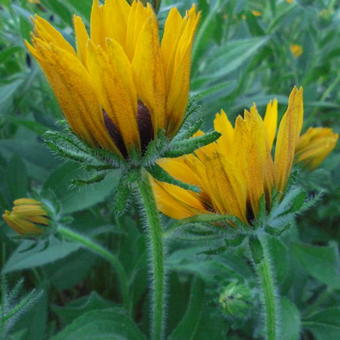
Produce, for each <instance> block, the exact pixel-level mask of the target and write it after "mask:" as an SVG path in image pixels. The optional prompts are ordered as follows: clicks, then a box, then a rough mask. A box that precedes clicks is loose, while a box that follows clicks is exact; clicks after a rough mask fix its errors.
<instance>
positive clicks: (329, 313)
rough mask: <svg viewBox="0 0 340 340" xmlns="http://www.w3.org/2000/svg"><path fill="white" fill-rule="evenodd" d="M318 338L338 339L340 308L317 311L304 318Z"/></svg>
mask: <svg viewBox="0 0 340 340" xmlns="http://www.w3.org/2000/svg"><path fill="white" fill-rule="evenodd" d="M303 326H304V328H307V329H309V330H310V331H311V332H312V333H313V334H314V336H315V337H316V340H326V339H327V340H338V339H339V334H340V308H339V307H334V308H329V309H325V310H322V311H320V312H317V313H315V314H313V315H311V316H310V317H308V318H307V319H305V320H303Z"/></svg>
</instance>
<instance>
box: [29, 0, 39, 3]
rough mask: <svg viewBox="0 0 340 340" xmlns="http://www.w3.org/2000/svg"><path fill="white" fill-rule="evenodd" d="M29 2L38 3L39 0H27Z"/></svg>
mask: <svg viewBox="0 0 340 340" xmlns="http://www.w3.org/2000/svg"><path fill="white" fill-rule="evenodd" d="M28 2H29V3H31V4H40V0H28Z"/></svg>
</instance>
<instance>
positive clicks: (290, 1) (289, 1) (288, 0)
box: [286, 0, 294, 4]
mask: <svg viewBox="0 0 340 340" xmlns="http://www.w3.org/2000/svg"><path fill="white" fill-rule="evenodd" d="M286 1H287V2H288V3H289V4H292V3H293V2H294V0H286Z"/></svg>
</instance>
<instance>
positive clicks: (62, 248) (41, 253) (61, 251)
mask: <svg viewBox="0 0 340 340" xmlns="http://www.w3.org/2000/svg"><path fill="white" fill-rule="evenodd" d="M31 246H32V241H22V243H20V245H19V247H18V248H17V249H16V250H15V251H14V252H13V253H12V254H11V256H10V257H9V259H8V260H7V262H6V263H5V265H4V267H3V269H2V272H3V273H9V272H13V271H17V270H21V269H27V268H33V267H38V266H42V265H45V264H47V263H51V262H54V261H56V260H59V259H61V258H63V257H65V256H67V255H69V254H71V253H72V252H74V251H76V250H77V249H79V248H80V245H79V244H78V243H72V242H63V241H59V240H57V239H54V240H53V241H51V242H50V244H49V245H48V246H47V247H45V248H43V249H41V246H40V245H37V246H35V247H34V248H29V247H31ZM27 248H28V250H27Z"/></svg>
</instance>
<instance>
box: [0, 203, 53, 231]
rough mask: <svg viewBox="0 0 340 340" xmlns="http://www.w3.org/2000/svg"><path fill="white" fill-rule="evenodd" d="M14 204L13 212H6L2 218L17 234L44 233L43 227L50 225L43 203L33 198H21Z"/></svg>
mask: <svg viewBox="0 0 340 340" xmlns="http://www.w3.org/2000/svg"><path fill="white" fill-rule="evenodd" d="M13 204H14V206H13V208H12V210H11V211H8V210H5V212H4V213H3V215H2V218H3V219H4V221H5V222H6V223H7V224H8V226H9V227H11V228H12V229H13V230H14V231H16V232H17V233H19V234H21V235H38V234H41V233H42V232H43V231H44V230H43V228H42V227H41V226H48V225H49V218H48V213H47V212H46V210H45V209H44V207H43V205H42V204H41V202H39V201H37V200H34V199H32V198H19V199H17V200H15V201H14V202H13ZM39 226H40V227H39Z"/></svg>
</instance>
